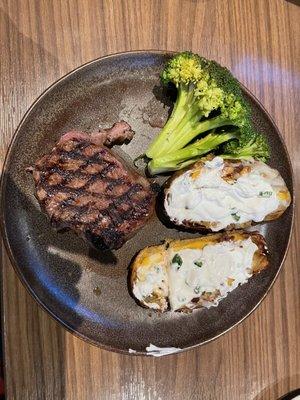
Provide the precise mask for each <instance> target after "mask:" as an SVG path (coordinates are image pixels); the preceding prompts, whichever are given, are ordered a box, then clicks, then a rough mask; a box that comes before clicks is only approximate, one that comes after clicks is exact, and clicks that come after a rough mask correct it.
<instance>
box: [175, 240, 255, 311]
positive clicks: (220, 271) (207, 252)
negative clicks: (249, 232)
mask: <svg viewBox="0 0 300 400" xmlns="http://www.w3.org/2000/svg"><path fill="white" fill-rule="evenodd" d="M256 250H258V247H257V245H256V244H255V243H253V242H252V240H251V238H248V239H246V240H241V241H228V242H221V243H217V244H212V245H207V246H205V247H204V248H203V249H188V248H185V249H182V250H180V251H177V252H176V253H175V252H171V254H170V264H169V269H168V275H169V301H170V306H171V309H172V310H178V309H180V308H182V307H183V306H189V303H190V302H191V300H192V299H194V298H199V297H201V295H202V294H204V293H214V292H215V291H219V295H218V297H217V300H215V301H213V302H209V301H206V302H204V304H203V305H204V306H207V307H210V306H212V305H217V304H218V302H219V301H220V300H221V299H222V298H224V297H225V296H226V295H227V294H228V293H229V292H231V291H232V290H234V289H235V288H236V287H237V286H238V285H240V284H243V283H245V282H247V280H248V279H249V278H250V277H251V276H252V260H253V256H254V253H255V252H256ZM189 308H190V307H189Z"/></svg>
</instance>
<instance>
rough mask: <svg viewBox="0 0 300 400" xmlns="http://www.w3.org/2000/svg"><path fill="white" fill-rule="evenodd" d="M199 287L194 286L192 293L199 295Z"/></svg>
mask: <svg viewBox="0 0 300 400" xmlns="http://www.w3.org/2000/svg"><path fill="white" fill-rule="evenodd" d="M200 289H201V288H200V286H196V287H195V289H194V293H196V294H199V293H200Z"/></svg>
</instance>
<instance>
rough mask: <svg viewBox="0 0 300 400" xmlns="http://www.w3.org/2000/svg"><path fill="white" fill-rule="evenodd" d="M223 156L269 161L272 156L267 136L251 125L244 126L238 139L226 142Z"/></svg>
mask: <svg viewBox="0 0 300 400" xmlns="http://www.w3.org/2000/svg"><path fill="white" fill-rule="evenodd" d="M222 152H223V154H222V155H221V156H222V157H223V158H236V159H249V158H255V159H256V160H261V161H264V162H265V161H267V160H268V158H269V157H270V150H269V145H268V143H267V141H266V138H265V137H264V136H263V135H262V134H261V133H258V132H256V131H254V130H253V129H252V128H251V127H249V126H246V127H244V128H243V129H242V130H241V132H240V135H239V137H238V139H235V140H232V141H231V142H228V143H225V145H224V146H223V148H222Z"/></svg>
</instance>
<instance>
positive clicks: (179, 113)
mask: <svg viewBox="0 0 300 400" xmlns="http://www.w3.org/2000/svg"><path fill="white" fill-rule="evenodd" d="M206 68H207V61H206V60H205V59H203V58H201V57H199V56H198V55H196V54H193V53H190V52H184V53H179V54H177V55H175V56H174V57H173V58H172V59H171V60H169V61H168V62H167V64H166V66H165V68H164V70H163V71H162V73H161V80H162V82H163V84H165V85H167V84H170V83H171V84H174V85H175V86H176V88H177V99H176V102H175V104H174V108H173V111H172V114H171V116H170V118H169V119H168V121H167V123H166V124H165V126H164V127H163V129H162V130H161V132H160V133H159V135H158V136H157V137H156V138H155V139H154V140H153V142H152V143H151V145H150V146H149V148H148V150H147V152H146V155H147V157H149V158H154V157H158V156H159V155H164V154H167V153H168V152H170V148H171V146H172V145H174V144H175V143H176V141H177V139H178V135H180V131H181V129H183V128H185V129H186V128H188V127H189V123H190V122H192V121H196V122H198V121H199V120H200V119H201V118H202V117H204V116H206V115H209V114H210V112H211V111H213V110H216V109H217V108H219V107H220V106H221V104H222V101H223V92H222V90H221V89H220V88H218V87H217V86H216V85H215V84H214V82H213V81H212V80H211V78H210V76H209V73H208V71H207V70H206ZM182 123H183V125H181V124H182ZM194 136H195V135H194ZM192 139H193V137H192ZM190 140H191V139H189V140H188V141H187V142H185V144H187V143H188V142H190ZM185 144H184V145H185ZM184 145H182V146H181V145H180V146H179V147H178V146H177V147H176V150H177V149H180V148H182V147H183V146H184Z"/></svg>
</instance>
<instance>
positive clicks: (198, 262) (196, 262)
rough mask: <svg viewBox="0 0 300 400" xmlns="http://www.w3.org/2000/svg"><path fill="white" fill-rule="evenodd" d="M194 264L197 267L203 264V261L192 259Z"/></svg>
mask: <svg viewBox="0 0 300 400" xmlns="http://www.w3.org/2000/svg"><path fill="white" fill-rule="evenodd" d="M194 264H195V265H196V266H197V267H199V268H201V267H202V265H203V262H202V261H200V260H196V261H194Z"/></svg>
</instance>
